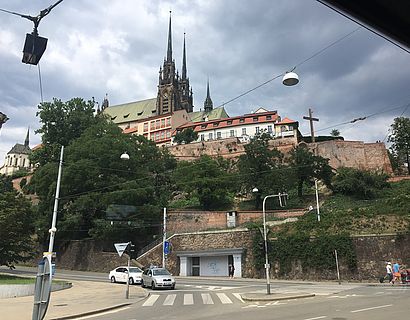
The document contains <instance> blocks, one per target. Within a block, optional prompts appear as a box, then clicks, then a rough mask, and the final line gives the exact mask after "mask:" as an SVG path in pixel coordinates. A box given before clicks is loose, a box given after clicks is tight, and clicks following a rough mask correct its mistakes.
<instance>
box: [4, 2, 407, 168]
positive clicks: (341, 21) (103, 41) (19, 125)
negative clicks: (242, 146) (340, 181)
mask: <svg viewBox="0 0 410 320" xmlns="http://www.w3.org/2000/svg"><path fill="white" fill-rule="evenodd" d="M55 2H56V0H34V1H24V0H13V1H7V0H0V8H1V9H5V10H9V11H14V12H18V13H22V14H27V15H31V16H36V15H38V13H39V12H40V10H43V9H45V8H47V7H49V6H50V5H52V4H53V3H55ZM170 11H172V41H173V43H172V45H173V58H174V59H175V63H176V68H177V69H178V70H179V72H181V69H182V68H181V67H182V47H183V36H184V32H185V33H186V50H187V72H188V77H189V79H190V84H191V86H192V90H193V93H194V106H195V107H194V111H199V110H200V109H201V108H202V109H203V104H204V101H205V97H206V85H207V80H208V79H209V83H210V92H211V98H212V100H213V104H214V107H218V106H221V105H224V107H225V109H226V111H227V113H228V114H229V115H230V116H238V115H242V114H246V113H251V112H252V111H255V110H256V109H257V108H258V107H263V108H265V109H268V110H277V111H278V114H279V115H280V116H281V117H282V118H284V117H288V118H291V119H292V120H296V121H299V128H300V131H301V133H302V134H303V135H310V128H309V122H308V121H307V120H304V119H303V116H307V115H308V110H309V108H311V109H312V110H313V116H314V117H316V118H319V122H315V123H314V126H315V132H316V135H329V134H330V132H331V130H332V129H337V130H339V131H340V134H341V136H343V137H344V138H345V140H359V141H364V142H376V141H377V140H380V141H385V142H387V135H388V132H389V131H388V130H389V128H390V125H391V124H392V123H393V121H394V118H395V117H400V116H406V117H409V116H410V108H406V107H407V106H408V105H409V104H410V90H409V84H410V55H409V54H408V53H406V52H405V51H403V50H402V49H400V48H398V47H397V46H395V45H394V44H392V43H390V42H388V41H386V40H385V39H383V38H381V37H379V36H378V35H376V34H374V33H372V32H371V31H369V30H367V29H365V28H362V27H360V26H359V25H357V24H356V23H354V22H353V21H351V20H349V19H347V18H345V17H343V16H341V15H339V14H338V13H336V12H334V11H332V10H331V9H329V8H328V7H326V6H324V5H322V4H320V3H319V2H317V1H315V0H192V1H186V0H168V1H158V0H139V1H135V0H121V1H110V0H99V1H91V0H75V1H72V0H64V1H63V2H62V3H60V4H59V5H58V6H56V7H55V8H54V9H53V10H52V11H51V12H50V13H49V14H48V15H47V16H45V17H44V18H43V19H42V20H41V22H40V25H39V28H38V30H39V34H40V36H43V37H46V38H48V44H47V50H46V52H45V53H44V55H43V57H42V58H41V62H40V71H41V72H40V73H41V84H42V92H41V91H40V81H39V69H38V67H37V66H32V65H27V64H23V63H22V62H21V57H22V48H23V44H24V39H25V34H26V33H31V31H32V29H33V23H32V22H31V21H29V20H26V19H23V18H21V17H19V16H16V15H12V14H8V13H4V12H0V111H1V112H3V113H5V114H6V115H7V116H8V117H9V118H10V120H8V121H7V122H6V123H5V124H4V125H3V128H2V129H1V131H0V165H1V164H2V163H4V157H5V155H6V153H7V152H8V151H9V150H10V149H11V148H12V147H13V146H14V144H16V143H24V139H25V136H26V133H27V130H28V128H30V147H34V146H35V145H37V144H39V143H40V142H41V137H40V136H39V135H37V134H35V133H34V131H35V130H37V129H39V128H40V126H41V124H40V122H39V118H38V117H37V116H36V112H37V106H38V104H39V103H40V102H41V100H42V99H43V101H51V100H52V99H53V98H58V99H61V100H63V101H68V100H70V99H71V98H74V97H81V98H84V99H85V100H91V99H92V97H95V100H96V101H98V102H100V104H101V102H102V100H103V98H104V97H105V95H106V94H108V99H109V102H110V105H116V104H122V103H128V102H133V101H138V100H143V99H149V98H154V97H156V95H157V85H158V71H159V67H160V66H161V65H162V63H163V59H164V57H165V56H166V50H167V37H168V23H169V15H170V13H169V12H170ZM348 34H350V35H349V36H347V37H345V36H346V35H348ZM343 37H345V38H343ZM335 42H336V43H335ZM333 43H335V44H334V45H332V46H330V47H329V48H327V49H326V50H323V51H322V49H324V48H326V47H328V46H329V45H331V44H333ZM309 58H310V59H309ZM305 60H307V61H306V62H304V61H305ZM294 66H297V68H296V69H295V72H297V74H298V75H299V79H300V82H299V84H298V85H297V86H293V87H286V86H284V85H282V82H281V79H280V78H277V79H275V80H273V81H271V82H269V83H268V84H266V85H264V86H262V87H260V88H259V89H256V90H254V91H252V92H251V93H249V94H247V95H244V96H242V97H241V98H238V99H236V100H234V101H232V102H230V103H227V104H224V103H226V102H227V101H230V100H231V99H233V98H235V97H238V96H239V95H241V94H243V93H245V92H246V91H248V90H250V89H252V88H255V87H257V86H258V85H260V84H262V83H264V82H265V81H268V80H270V79H273V78H275V77H276V76H278V75H280V74H282V73H284V72H286V71H289V70H291V69H292V68H293V67H294ZM42 97H43V98H42ZM363 117H367V118H366V119H365V120H360V121H354V122H353V123H350V121H352V120H354V119H357V118H363Z"/></svg>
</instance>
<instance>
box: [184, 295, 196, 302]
mask: <svg viewBox="0 0 410 320" xmlns="http://www.w3.org/2000/svg"><path fill="white" fill-rule="evenodd" d="M190 304H194V295H193V294H191V293H189V294H184V305H190Z"/></svg>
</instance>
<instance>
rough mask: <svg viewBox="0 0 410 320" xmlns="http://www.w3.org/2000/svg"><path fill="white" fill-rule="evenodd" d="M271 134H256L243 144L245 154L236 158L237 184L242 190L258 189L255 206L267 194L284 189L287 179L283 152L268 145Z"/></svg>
mask: <svg viewBox="0 0 410 320" xmlns="http://www.w3.org/2000/svg"><path fill="white" fill-rule="evenodd" d="M269 140H271V136H270V135H269V134H267V133H265V132H263V133H261V134H258V135H256V136H255V137H254V138H252V139H251V141H250V142H249V143H248V144H247V145H245V154H243V155H241V156H240V157H239V159H238V163H237V167H238V173H239V177H240V178H239V185H240V187H241V188H242V190H241V191H242V192H246V193H249V192H251V191H252V189H254V188H255V187H256V188H257V189H258V190H259V192H258V193H257V194H256V195H255V196H256V207H259V206H260V204H261V199H262V198H263V197H264V196H265V195H268V194H277V193H278V192H283V191H286V190H287V189H288V187H289V180H288V179H287V178H286V175H287V174H288V173H287V170H286V168H285V167H284V165H283V163H282V161H283V154H282V153H281V152H280V151H279V150H277V149H276V148H272V147H270V146H269Z"/></svg>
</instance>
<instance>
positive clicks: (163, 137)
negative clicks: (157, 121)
mask: <svg viewBox="0 0 410 320" xmlns="http://www.w3.org/2000/svg"><path fill="white" fill-rule="evenodd" d="M161 139H162V140H164V139H165V131H161Z"/></svg>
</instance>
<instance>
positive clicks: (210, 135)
mask: <svg viewBox="0 0 410 320" xmlns="http://www.w3.org/2000/svg"><path fill="white" fill-rule="evenodd" d="M212 139H213V134H212V132H210V133H208V140H212Z"/></svg>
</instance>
